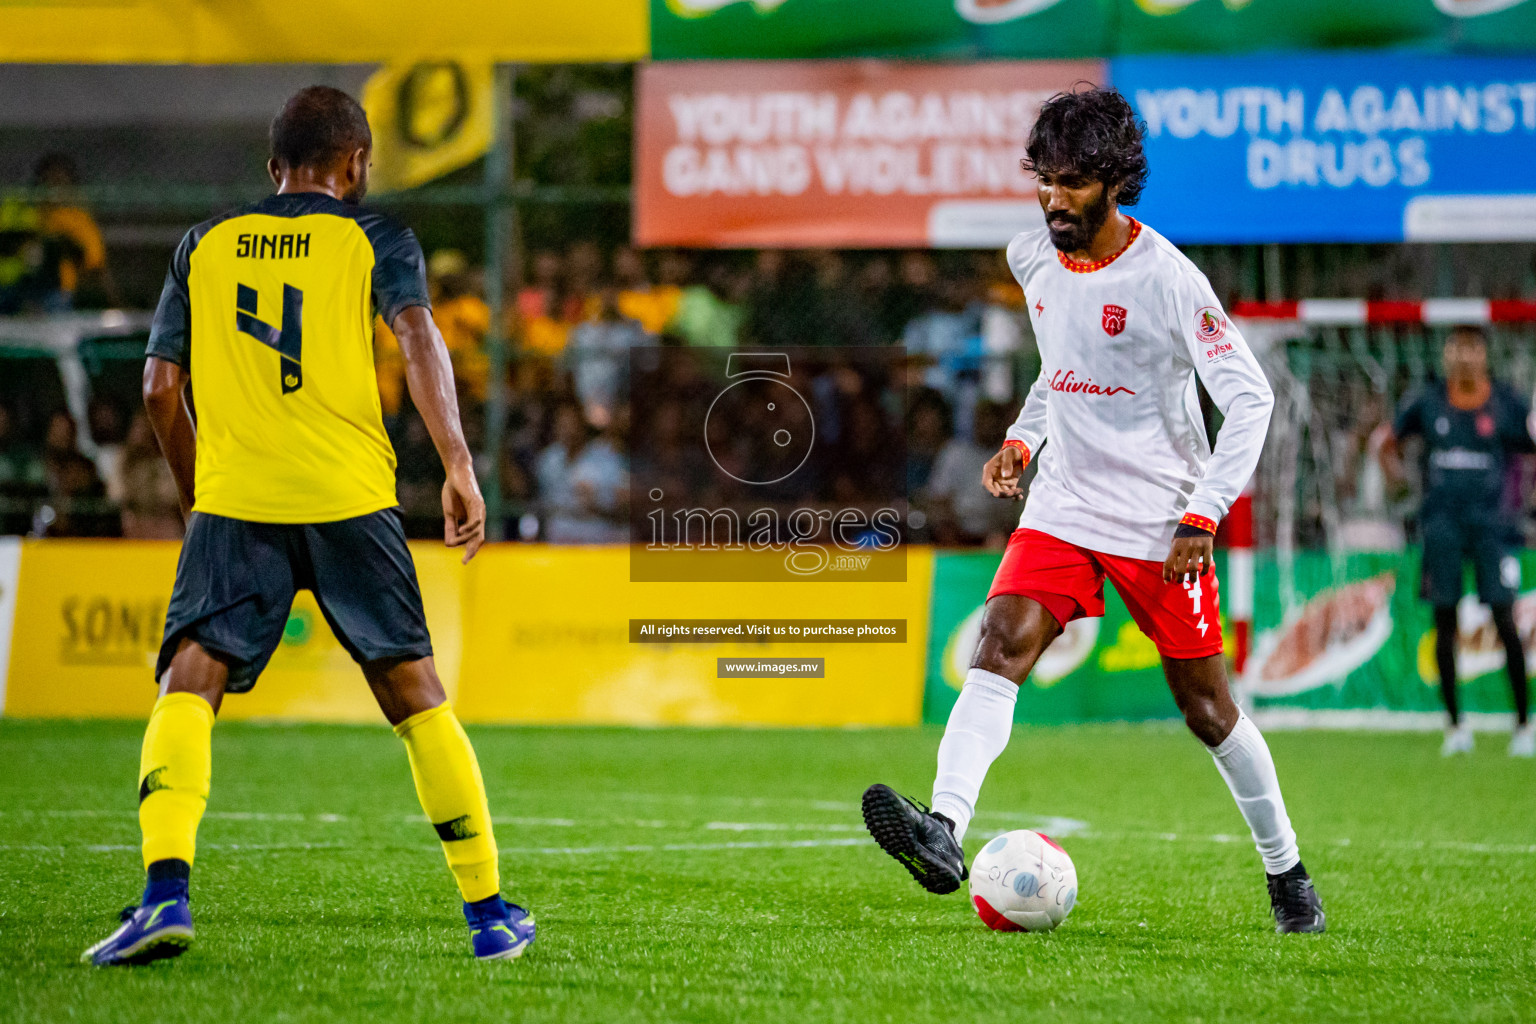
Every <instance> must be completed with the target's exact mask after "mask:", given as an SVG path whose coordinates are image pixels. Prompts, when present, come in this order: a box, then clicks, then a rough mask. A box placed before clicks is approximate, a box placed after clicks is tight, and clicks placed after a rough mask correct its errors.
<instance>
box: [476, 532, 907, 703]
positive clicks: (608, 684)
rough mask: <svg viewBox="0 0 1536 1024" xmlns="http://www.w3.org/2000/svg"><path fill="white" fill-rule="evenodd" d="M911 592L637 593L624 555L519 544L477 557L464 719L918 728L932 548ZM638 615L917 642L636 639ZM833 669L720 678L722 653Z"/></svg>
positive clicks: (679, 587)
mask: <svg viewBox="0 0 1536 1024" xmlns="http://www.w3.org/2000/svg"><path fill="white" fill-rule="evenodd" d="M907 559H908V564H907V572H906V582H904V583H826V582H810V581H796V582H783V583H756V584H742V583H631V582H630V579H629V551H628V549H626V548H548V547H535V546H518V545H506V546H499V547H495V548H491V549H487V550H486V551H485V552H484V553H482V554H481V556H480V558H479V559H477V560H476V571H475V572H473V573H472V574H471V575H470V577H469V581H468V582H469V586H470V592H469V593H468V594H467V595H466V600H465V602H464V605H465V610H466V612H467V616H468V617H467V618H466V621H465V624H464V633H465V637H466V645H465V651H464V666H463V673H462V674H463V680H464V682H463V685H462V686H461V688H460V692H459V699H458V705H457V706H458V709H459V712H460V714H461V716H462V717H464V718H465V719H468V720H473V721H482V722H484V721H503V722H510V721H515V722H550V723H557V722H590V723H614V724H633V725H734V724H751V725H780V726H847V725H913V724H916V723H917V722H918V721H919V717H920V715H921V710H922V707H921V705H922V688H923V667H924V658H925V656H926V650H927V643H928V604H929V589H930V586H931V581H932V576H933V553H932V552H931V551H929V550H927V549H919V548H911V549H908V551H907ZM631 619H646V620H658V619H709V620H735V621H739V622H744V623H755V622H763V621H765V620H798V621H802V622H803V621H805V620H813V619H835V620H851V619H861V620H874V619H881V620H891V619H898V620H905V621H906V631H905V639H904V642H900V643H871V642H851V643H844V642H828V641H825V640H811V641H806V642H778V641H777V639H775V640H774V641H771V642H769V641H756V642H754V641H753V640H751V639H747V638H743V639H740V640H733V641H732V642H728V643H702V644H701V643H635V642H631V634H630V620H631ZM723 658H735V659H759V658H780V659H817V658H819V659H822V660H823V662H824V675H823V677H821V678H743V677H737V678H720V675H721V672H722V671H723V669H722V667H721V665H720V659H723Z"/></svg>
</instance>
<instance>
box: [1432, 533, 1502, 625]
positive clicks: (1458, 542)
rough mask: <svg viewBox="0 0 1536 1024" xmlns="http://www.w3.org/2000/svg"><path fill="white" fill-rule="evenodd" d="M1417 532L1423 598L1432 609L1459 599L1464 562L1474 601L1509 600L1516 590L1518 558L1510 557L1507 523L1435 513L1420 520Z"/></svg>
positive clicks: (1452, 604)
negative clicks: (1473, 578)
mask: <svg viewBox="0 0 1536 1024" xmlns="http://www.w3.org/2000/svg"><path fill="white" fill-rule="evenodd" d="M1420 533H1422V534H1423V542H1424V571H1423V578H1422V580H1421V587H1422V588H1423V593H1424V600H1426V601H1428V602H1429V603H1430V604H1432V605H1434V606H1435V607H1436V608H1450V607H1452V606H1454V605H1455V604H1456V602H1458V601H1460V600H1461V595H1462V592H1463V590H1464V588H1463V586H1462V571H1463V567H1464V565H1465V563H1466V562H1468V561H1470V562H1471V563H1472V568H1473V572H1474V574H1475V576H1476V578H1477V598H1478V600H1479V601H1482V602H1483V603H1484V604H1513V603H1514V600H1515V598H1516V597H1517V596H1518V595H1519V592H1520V561H1519V559H1517V558H1516V557H1515V552H1514V548H1515V545H1514V542H1513V540H1514V539H1513V536H1512V531H1511V529H1510V527H1509V526H1508V525H1507V524H1503V523H1497V522H1492V523H1478V522H1462V521H1459V520H1454V519H1440V518H1435V519H1426V520H1424V523H1423V527H1422V529H1421V530H1420Z"/></svg>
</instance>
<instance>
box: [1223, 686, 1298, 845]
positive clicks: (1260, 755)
mask: <svg viewBox="0 0 1536 1024" xmlns="http://www.w3.org/2000/svg"><path fill="white" fill-rule="evenodd" d="M1206 749H1207V750H1209V751H1210V752H1211V757H1213V758H1215V760H1216V770H1217V771H1219V772H1221V777H1222V778H1223V779H1225V780H1227V788H1228V789H1230V790H1231V791H1232V798H1233V799H1234V800H1236V801H1237V807H1238V810H1240V811H1242V812H1243V819H1244V820H1245V821H1247V822H1248V828H1249V830H1250V831H1252V832H1253V844H1254V845H1255V846H1257V847H1258V848H1259V856H1261V857H1263V858H1264V870H1265V871H1267V872H1269V873H1270V874H1271V875H1278V874H1280V873H1281V872H1284V871H1289V870H1290V869H1291V868H1293V867H1295V866H1296V864H1297V862H1298V861H1300V860H1301V853H1300V852H1299V851H1298V850H1297V849H1296V832H1295V831H1294V830H1293V829H1292V828H1291V818H1290V815H1288V814H1286V813H1285V798H1284V797H1282V796H1281V795H1280V779H1279V777H1278V776H1276V775H1275V760H1274V758H1272V757H1270V756H1269V745H1268V744H1267V743H1265V742H1264V737H1263V736H1262V735H1260V733H1259V728H1258V726H1256V725H1254V724H1253V722H1252V721H1250V720H1249V718H1248V716H1247V715H1244V714H1241V713H1239V714H1238V717H1237V725H1235V726H1233V728H1232V734H1231V735H1230V736H1228V737H1227V738H1226V739H1224V740H1222V741H1221V744H1220V745H1219V746H1215V747H1207V748H1206Z"/></svg>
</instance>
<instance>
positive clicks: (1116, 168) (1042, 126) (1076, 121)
mask: <svg viewBox="0 0 1536 1024" xmlns="http://www.w3.org/2000/svg"><path fill="white" fill-rule="evenodd" d="M1080 84H1083V85H1086V84H1087V83H1080ZM1146 134H1147V125H1146V122H1145V121H1143V120H1142V119H1141V118H1139V117H1137V116H1136V111H1134V110H1132V109H1131V104H1130V103H1129V102H1128V101H1127V100H1126V98H1125V97H1124V96H1122V95H1120V93H1119V92H1117V91H1116V90H1114V89H1100V88H1098V87H1097V86H1089V87H1088V88H1085V89H1084V88H1078V87H1077V86H1074V87H1073V89H1072V91H1071V92H1059V93H1057V94H1056V95H1055V96H1052V97H1051V98H1050V99H1048V100H1046V101H1045V103H1044V104H1043V105H1042V106H1041V107H1040V116H1039V118H1037V119H1036V121H1035V126H1034V127H1033V128H1031V129H1030V131H1029V143H1028V144H1027V145H1026V146H1025V152H1026V153H1027V154H1028V156H1026V157H1025V158H1024V160H1023V161H1022V163H1023V166H1024V169H1025V170H1026V171H1030V172H1031V173H1034V172H1038V171H1046V172H1048V173H1052V174H1064V173H1070V174H1081V175H1083V176H1084V177H1087V178H1092V179H1094V180H1095V181H1102V182H1103V183H1104V187H1105V188H1113V187H1115V186H1116V185H1118V186H1119V187H1120V194H1119V197H1118V199H1117V202H1118V203H1119V204H1120V205H1121V206H1135V205H1136V203H1137V201H1138V200H1139V199H1141V190H1142V189H1143V188H1145V187H1146V185H1147V174H1148V169H1147V154H1146V153H1145V152H1144V151H1143V149H1142V140H1143V139H1144V138H1145V137H1146Z"/></svg>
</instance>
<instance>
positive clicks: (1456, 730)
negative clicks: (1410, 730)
mask: <svg viewBox="0 0 1536 1024" xmlns="http://www.w3.org/2000/svg"><path fill="white" fill-rule="evenodd" d="M1433 615H1434V620H1435V670H1436V671H1437V672H1438V673H1439V675H1440V702H1441V703H1442V704H1443V705H1444V706H1445V718H1446V727H1445V740H1444V742H1443V743H1442V744H1441V746H1440V753H1442V754H1444V755H1445V756H1447V757H1449V756H1451V755H1452V754H1467V753H1471V751H1472V730H1471V729H1470V728H1468V727H1466V726H1464V725H1463V724H1462V721H1461V706H1460V703H1459V702H1458V700H1457V695H1456V606H1455V605H1454V604H1450V605H1435V606H1434V609H1433Z"/></svg>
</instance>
